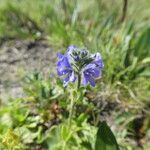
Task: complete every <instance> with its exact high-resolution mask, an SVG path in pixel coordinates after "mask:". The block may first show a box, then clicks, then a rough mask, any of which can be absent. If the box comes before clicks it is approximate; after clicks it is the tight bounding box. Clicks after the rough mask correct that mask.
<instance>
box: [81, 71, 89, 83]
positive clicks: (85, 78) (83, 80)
mask: <svg viewBox="0 0 150 150" xmlns="http://www.w3.org/2000/svg"><path fill="white" fill-rule="evenodd" d="M82 84H83V85H84V86H86V85H87V84H88V80H87V75H86V74H84V73H83V75H82Z"/></svg>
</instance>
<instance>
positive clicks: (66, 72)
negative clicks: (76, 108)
mask: <svg viewBox="0 0 150 150" xmlns="http://www.w3.org/2000/svg"><path fill="white" fill-rule="evenodd" d="M57 57H58V59H59V60H58V62H57V74H58V75H59V76H65V78H64V86H67V85H68V83H69V82H74V81H75V80H76V77H75V73H74V71H73V69H72V66H71V65H70V63H69V60H68V57H67V56H66V55H63V54H61V53H58V54H57Z"/></svg>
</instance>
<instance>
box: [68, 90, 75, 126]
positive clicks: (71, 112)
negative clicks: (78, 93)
mask: <svg viewBox="0 0 150 150" xmlns="http://www.w3.org/2000/svg"><path fill="white" fill-rule="evenodd" d="M70 97H71V102H70V108H69V109H70V110H69V127H70V126H71V120H72V116H73V107H74V97H73V91H71V95H70Z"/></svg>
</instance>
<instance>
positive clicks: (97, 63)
mask: <svg viewBox="0 0 150 150" xmlns="http://www.w3.org/2000/svg"><path fill="white" fill-rule="evenodd" d="M103 68H104V64H103V61H102V58H101V55H100V53H96V54H90V53H89V51H88V50H87V49H84V48H82V49H80V48H77V47H76V46H75V45H70V46H69V47H68V48H67V52H66V54H64V55H63V54H60V53H59V54H58V62H57V74H58V75H59V76H63V77H64V78H63V79H64V86H67V85H68V83H69V82H75V81H76V79H77V77H79V78H81V81H82V84H83V85H84V86H85V85H87V84H90V85H91V86H95V79H96V78H98V77H100V76H101V70H102V69H103ZM79 81H80V80H78V82H79ZM78 85H80V83H78Z"/></svg>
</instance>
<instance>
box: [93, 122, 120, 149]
mask: <svg viewBox="0 0 150 150" xmlns="http://www.w3.org/2000/svg"><path fill="white" fill-rule="evenodd" d="M95 150H119V146H118V144H117V141H116V138H115V136H114V135H113V133H112V131H111V129H110V128H109V127H108V125H107V123H106V122H105V121H104V122H101V123H100V125H99V129H98V132H97V137H96V143H95Z"/></svg>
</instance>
